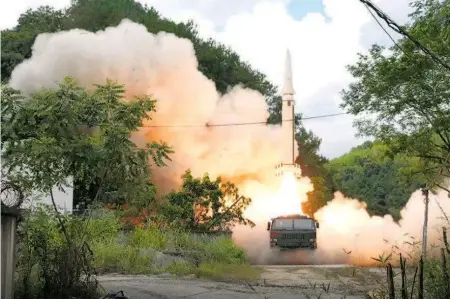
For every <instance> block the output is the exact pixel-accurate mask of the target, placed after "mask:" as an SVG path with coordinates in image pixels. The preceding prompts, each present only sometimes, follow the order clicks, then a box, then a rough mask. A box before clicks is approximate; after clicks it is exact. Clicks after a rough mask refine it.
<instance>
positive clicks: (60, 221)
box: [50, 189, 72, 247]
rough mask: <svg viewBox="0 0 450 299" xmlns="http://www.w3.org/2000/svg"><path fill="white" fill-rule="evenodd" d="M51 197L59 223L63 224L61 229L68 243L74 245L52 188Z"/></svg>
mask: <svg viewBox="0 0 450 299" xmlns="http://www.w3.org/2000/svg"><path fill="white" fill-rule="evenodd" d="M50 198H51V199H52V205H53V209H54V210H55V213H56V218H57V219H58V222H59V225H60V226H61V230H62V232H63V234H64V237H65V238H66V241H67V244H68V245H69V246H70V247H72V241H71V240H70V237H69V234H68V233H67V229H66V226H65V225H64V222H63V221H62V219H61V215H60V214H59V211H58V208H57V207H56V203H55V198H54V197H53V190H51V189H50Z"/></svg>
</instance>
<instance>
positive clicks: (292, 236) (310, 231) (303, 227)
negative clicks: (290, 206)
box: [267, 214, 319, 249]
mask: <svg viewBox="0 0 450 299" xmlns="http://www.w3.org/2000/svg"><path fill="white" fill-rule="evenodd" d="M318 228H319V222H317V221H315V220H314V219H312V218H310V217H308V216H305V215H300V214H294V215H284V216H278V217H276V218H272V219H271V221H269V222H267V230H268V231H269V237H270V247H271V248H279V249H287V248H293V249H296V248H305V249H317V229H318Z"/></svg>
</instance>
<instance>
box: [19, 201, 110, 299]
mask: <svg viewBox="0 0 450 299" xmlns="http://www.w3.org/2000/svg"><path fill="white" fill-rule="evenodd" d="M59 217H60V218H61V219H62V220H63V223H64V226H65V227H66V233H67V235H65V234H63V232H62V230H61V226H60V223H59V222H58V221H57V217H56V215H55V212H54V211H53V210H51V209H50V207H48V206H42V207H40V206H39V207H38V208H37V209H36V210H35V211H32V212H31V213H30V214H29V215H28V216H27V217H26V220H25V221H24V222H21V223H20V226H19V228H18V232H19V234H18V235H19V236H18V239H19V241H20V244H19V252H18V260H17V268H16V292H15V295H16V298H70V297H71V296H74V297H80V298H98V295H97V290H96V286H95V283H94V281H92V279H91V278H90V277H86V274H88V273H90V271H91V270H92V268H91V266H92V255H91V254H90V252H89V248H88V247H87V245H86V243H85V241H86V240H87V236H86V235H85V234H82V233H81V232H80V228H82V227H86V226H89V224H88V223H83V224H84V225H83V226H80V222H79V221H75V219H73V218H72V217H70V216H64V215H59ZM103 225H104V226H106V225H108V222H105V223H103ZM88 230H89V229H88ZM83 231H84V230H83ZM91 231H92V230H91ZM93 235H95V234H93ZM68 240H70V243H69V242H68Z"/></svg>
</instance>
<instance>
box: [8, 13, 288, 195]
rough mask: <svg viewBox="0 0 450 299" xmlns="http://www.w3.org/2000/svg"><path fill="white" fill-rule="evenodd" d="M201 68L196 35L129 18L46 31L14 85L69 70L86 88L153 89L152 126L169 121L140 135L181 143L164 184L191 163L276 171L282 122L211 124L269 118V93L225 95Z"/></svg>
mask: <svg viewBox="0 0 450 299" xmlns="http://www.w3.org/2000/svg"><path fill="white" fill-rule="evenodd" d="M197 67H198V62H197V58H196V56H195V51H194V48H193V45H192V43H191V42H190V41H189V40H188V39H183V38H178V37H176V36H175V35H173V34H168V33H164V32H161V33H159V34H157V35H154V34H151V33H149V32H148V31H147V29H146V28H145V27H144V26H142V25H139V24H136V23H133V22H131V21H129V20H123V21H122V22H121V23H120V24H119V25H118V26H117V27H110V28H107V29H106V30H105V31H99V32H97V33H91V32H87V31H84V30H79V29H75V30H71V31H67V32H61V33H55V34H41V35H39V36H38V37H37V39H36V42H35V44H34V46H33V53H32V57H31V59H29V60H27V61H25V62H23V63H22V64H20V65H19V66H17V67H16V68H15V69H14V71H13V73H12V76H11V80H10V85H11V86H12V87H14V88H17V89H20V90H22V91H23V92H25V93H28V92H33V91H35V90H37V89H39V88H41V87H47V88H51V87H55V84H56V82H60V81H61V80H62V79H63V78H64V77H65V76H72V77H74V78H75V79H76V80H77V82H78V83H80V84H81V85H82V86H84V87H86V88H91V87H92V84H94V83H100V84H101V83H105V82H106V79H107V78H108V79H112V80H117V81H118V82H120V83H121V84H124V85H125V86H126V89H127V96H133V95H142V94H149V95H152V96H153V97H154V98H155V99H156V100H157V113H152V114H151V117H152V120H151V121H148V122H146V123H145V125H158V126H166V127H162V128H142V129H141V130H140V132H138V133H137V134H136V135H135V136H133V139H134V140H135V141H136V142H137V143H142V142H143V141H150V140H155V141H159V140H164V141H166V142H167V143H168V144H169V145H170V146H172V147H173V148H174V150H175V153H174V154H173V156H172V157H171V158H172V159H173V162H169V165H168V167H165V168H164V169H159V170H155V172H156V173H155V179H156V180H157V182H160V184H159V185H160V186H161V188H162V187H163V186H165V187H167V188H172V187H174V186H175V185H176V182H177V180H179V178H180V176H181V174H182V173H183V172H184V171H185V170H186V169H187V168H191V170H192V172H193V174H194V175H203V173H205V172H208V173H209V174H210V175H211V176H213V177H216V176H219V175H221V176H223V177H226V178H227V179H231V180H235V181H238V180H242V179H243V178H248V177H253V178H259V179H263V178H264V176H266V175H270V176H271V175H272V170H273V169H274V166H275V165H276V164H277V163H278V162H279V157H280V153H281V148H282V143H281V142H280V141H281V138H280V137H281V134H280V133H281V132H280V127H279V126H264V125H247V126H225V127H207V126H206V124H229V123H242V122H265V121H266V119H267V117H268V116H269V113H268V107H267V104H266V102H265V100H264V97H263V96H262V95H261V94H260V93H258V92H256V91H254V90H250V89H244V88H241V87H239V86H237V87H230V88H231V90H230V91H229V92H228V93H227V94H225V95H221V94H219V93H218V92H217V90H216V88H215V84H214V82H212V81H211V80H209V79H208V78H207V77H205V76H204V75H203V74H202V73H201V72H200V71H199V70H198V69H197ZM167 126H169V127H167ZM170 126H173V127H170ZM161 188H160V189H161ZM165 191H167V190H165Z"/></svg>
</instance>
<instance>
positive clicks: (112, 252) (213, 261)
mask: <svg viewBox="0 0 450 299" xmlns="http://www.w3.org/2000/svg"><path fill="white" fill-rule="evenodd" d="M149 249H150V250H149ZM92 250H93V252H94V266H95V267H96V269H97V271H98V272H99V273H103V274H105V273H121V274H155V273H161V272H168V273H171V274H174V275H176V276H188V275H195V276H196V277H203V278H211V279H218V280H254V279H258V278H259V276H260V273H261V271H260V269H257V268H254V267H252V266H250V265H249V264H248V262H247V257H246V255H245V253H244V251H243V250H242V249H241V248H239V247H237V246H236V245H235V244H234V243H233V241H232V240H231V239H230V238H228V237H223V236H221V237H217V236H206V235H200V236H199V235H192V234H188V233H186V232H179V231H168V232H161V231H159V230H156V229H152V228H150V229H142V228H140V229H137V230H135V231H133V232H131V233H129V235H128V236H127V237H126V241H125V242H123V243H122V244H120V243H119V242H117V241H116V239H115V238H111V239H110V240H108V241H105V240H100V241H98V242H94V243H93V245H92ZM141 250H142V251H146V252H145V253H142V252H141V253H140V251H141ZM152 250H155V252H157V251H159V252H171V253H173V254H178V255H181V256H182V257H183V259H181V258H180V259H179V260H177V261H174V262H172V263H170V264H169V265H168V266H166V267H160V266H156V265H154V264H153V263H152V259H153V256H152V254H151V252H152Z"/></svg>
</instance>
